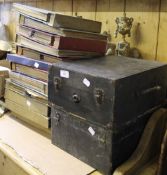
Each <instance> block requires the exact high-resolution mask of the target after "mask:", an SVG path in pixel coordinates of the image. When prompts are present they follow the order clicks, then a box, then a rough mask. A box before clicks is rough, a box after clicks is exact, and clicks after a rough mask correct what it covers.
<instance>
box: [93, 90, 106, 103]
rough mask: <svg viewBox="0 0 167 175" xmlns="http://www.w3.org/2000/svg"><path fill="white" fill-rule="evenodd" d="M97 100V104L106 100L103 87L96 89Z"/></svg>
mask: <svg viewBox="0 0 167 175" xmlns="http://www.w3.org/2000/svg"><path fill="white" fill-rule="evenodd" d="M94 96H95V100H96V103H97V104H102V103H103V100H104V91H103V90H102V89H95V94H94Z"/></svg>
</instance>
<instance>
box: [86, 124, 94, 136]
mask: <svg viewBox="0 0 167 175" xmlns="http://www.w3.org/2000/svg"><path fill="white" fill-rule="evenodd" d="M88 131H89V132H90V133H91V135H92V136H94V135H95V131H94V129H93V128H92V127H91V126H90V127H89V128H88Z"/></svg>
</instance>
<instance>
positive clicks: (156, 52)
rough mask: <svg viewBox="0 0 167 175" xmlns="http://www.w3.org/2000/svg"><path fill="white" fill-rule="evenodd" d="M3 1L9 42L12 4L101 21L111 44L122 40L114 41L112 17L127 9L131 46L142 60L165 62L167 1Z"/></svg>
mask: <svg viewBox="0 0 167 175" xmlns="http://www.w3.org/2000/svg"><path fill="white" fill-rule="evenodd" d="M5 2H6V4H7V5H6V6H3V5H2V4H1V6H0V18H1V20H2V21H5V24H7V23H8V24H9V31H10V34H11V38H12V39H13V38H14V37H13V35H14V32H15V30H14V28H15V27H14V25H15V24H14V22H15V21H14V19H13V16H14V15H13V14H12V13H11V10H10V8H11V2H19V3H24V4H27V5H31V6H34V7H40V8H44V9H49V10H54V11H57V12H61V13H63V14H67V15H75V14H76V13H77V15H78V16H83V17H84V18H88V19H93V20H98V21H101V22H103V25H102V32H103V31H107V32H109V33H110V34H111V35H112V42H114V43H116V42H118V41H121V36H120V35H119V36H118V38H117V39H115V38H114V32H115V29H116V23H115V18H116V17H119V16H122V15H123V10H124V8H125V7H126V12H127V16H129V17H133V18H134V25H133V29H132V36H131V38H128V39H127V40H128V41H129V42H130V43H131V46H132V47H137V48H138V49H139V50H140V51H141V54H142V56H143V58H147V59H156V58H157V60H161V61H167V52H166V49H167V46H166V36H167V27H166V22H167V12H164V11H165V10H166V9H167V0H147V1H145V0H136V1H134V0H126V5H125V4H124V2H125V0H5ZM160 2H162V5H161V6H162V8H161V12H159V10H160ZM8 7H9V8H8ZM6 9H7V10H6ZM8 14H10V15H8ZM11 14H12V15H11ZM9 16H10V17H11V19H9Z"/></svg>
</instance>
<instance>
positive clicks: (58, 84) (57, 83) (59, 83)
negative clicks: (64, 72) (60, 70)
mask: <svg viewBox="0 0 167 175" xmlns="http://www.w3.org/2000/svg"><path fill="white" fill-rule="evenodd" d="M54 86H55V89H56V90H59V89H60V87H61V79H60V78H58V77H54Z"/></svg>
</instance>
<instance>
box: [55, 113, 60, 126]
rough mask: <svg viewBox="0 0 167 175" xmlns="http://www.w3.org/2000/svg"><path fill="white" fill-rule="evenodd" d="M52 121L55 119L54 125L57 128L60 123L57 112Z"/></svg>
mask: <svg viewBox="0 0 167 175" xmlns="http://www.w3.org/2000/svg"><path fill="white" fill-rule="evenodd" d="M54 119H55V125H56V126H57V125H58V124H59V122H60V114H59V113H58V112H56V115H55V117H54Z"/></svg>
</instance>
